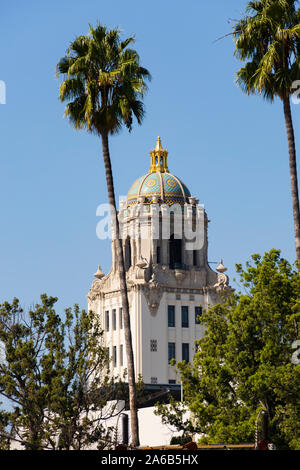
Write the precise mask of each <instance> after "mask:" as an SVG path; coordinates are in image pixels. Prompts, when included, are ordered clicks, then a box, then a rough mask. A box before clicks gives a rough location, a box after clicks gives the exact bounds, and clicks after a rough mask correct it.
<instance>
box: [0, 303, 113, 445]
mask: <svg viewBox="0 0 300 470" xmlns="http://www.w3.org/2000/svg"><path fill="white" fill-rule="evenodd" d="M56 301H57V299H56V298H54V297H48V296H47V295H46V294H44V295H42V296H41V303H40V304H37V305H35V307H34V308H32V309H31V310H29V312H28V313H24V311H23V309H22V308H21V306H20V303H19V301H18V299H14V300H13V302H12V303H8V302H5V303H4V304H3V305H1V306H0V344H1V352H2V360H1V364H0V394H1V395H2V396H3V397H4V398H5V403H6V411H5V410H3V411H2V412H1V414H0V439H1V440H0V442H1V447H2V448H7V447H8V446H9V445H10V444H11V443H18V444H19V445H22V446H24V447H25V449H29V450H39V449H61V450H63V449H65V450H68V449H78V450H80V449H84V448H87V447H89V446H91V445H94V446H95V447H103V446H104V445H105V443H106V440H108V439H109V438H110V429H109V428H107V426H105V422H106V420H107V419H108V418H110V417H111V416H112V415H114V414H115V413H117V412H116V410H115V409H114V407H110V406H108V404H107V402H108V400H110V399H111V397H112V390H113V385H114V384H113V380H112V379H110V378H109V375H108V371H109V360H108V356H107V352H106V349H105V348H103V347H102V346H101V341H102V330H101V327H100V324H99V321H98V319H97V317H96V316H95V315H94V314H93V312H89V313H87V312H85V311H84V310H82V311H80V310H79V307H78V306H76V305H75V306H74V308H73V310H72V309H70V308H69V309H66V311H65V315H64V320H63V319H62V318H60V316H59V315H58V314H57V313H56V311H55V309H54V305H55V303H56Z"/></svg>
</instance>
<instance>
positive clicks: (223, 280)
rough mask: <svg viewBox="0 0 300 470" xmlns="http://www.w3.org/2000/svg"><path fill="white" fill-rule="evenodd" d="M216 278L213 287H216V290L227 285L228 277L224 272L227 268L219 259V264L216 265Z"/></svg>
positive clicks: (222, 288)
mask: <svg viewBox="0 0 300 470" xmlns="http://www.w3.org/2000/svg"><path fill="white" fill-rule="evenodd" d="M217 271H218V273H219V274H218V279H217V283H216V284H215V285H214V287H216V288H217V291H220V290H225V289H226V288H227V287H228V286H229V277H228V276H227V275H226V274H224V273H225V271H227V268H225V266H224V265H223V260H222V259H221V261H220V264H219V266H218V267H217Z"/></svg>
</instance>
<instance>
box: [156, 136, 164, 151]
mask: <svg viewBox="0 0 300 470" xmlns="http://www.w3.org/2000/svg"><path fill="white" fill-rule="evenodd" d="M162 149H163V148H162V146H161V139H160V137H159V136H158V137H157V141H156V147H155V151H156V152H157V151H158V150H162Z"/></svg>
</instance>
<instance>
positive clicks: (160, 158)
mask: <svg viewBox="0 0 300 470" xmlns="http://www.w3.org/2000/svg"><path fill="white" fill-rule="evenodd" d="M167 156H168V152H167V151H166V150H164V149H163V148H162V145H161V140H160V138H158V139H157V143H156V147H155V149H154V150H152V151H151V152H150V157H151V158H150V170H149V172H148V173H147V174H146V175H144V176H142V177H141V178H138V179H137V180H136V181H135V182H134V184H133V185H132V186H131V188H130V190H129V192H128V195H127V199H126V201H125V202H123V203H122V204H121V207H120V209H119V220H120V230H121V234H122V243H123V250H124V258H125V265H126V276H127V287H128V297H129V308H130V324H131V332H132V342H133V351H134V359H135V373H136V377H138V376H139V375H141V376H142V378H143V381H144V382H145V383H149V384H150V383H152V384H156V383H157V384H176V383H178V379H179V378H178V377H177V376H176V373H175V370H174V367H173V366H172V365H171V364H170V361H171V360H172V359H173V358H174V359H176V361H181V360H185V361H187V362H188V361H191V360H192V357H193V354H194V353H195V341H196V340H197V339H199V338H200V337H201V336H202V335H203V326H201V324H200V322H199V318H200V316H201V313H202V311H203V310H204V309H207V308H208V307H209V306H212V305H215V304H216V303H219V302H220V301H222V293H223V292H224V291H227V290H230V288H229V286H228V282H229V280H228V277H227V276H226V274H224V271H226V268H224V266H223V264H222V263H220V265H219V266H218V268H217V271H218V272H215V271H213V270H212V269H211V268H210V266H209V263H208V257H207V256H208V253H207V252H208V241H207V228H208V218H207V214H206V212H205V211H204V208H203V207H202V206H200V205H199V201H198V199H197V198H196V197H193V196H192V195H191V193H190V191H189V190H188V188H187V186H186V185H185V184H184V183H182V181H181V180H180V179H179V178H177V177H176V176H174V175H172V174H171V173H170V172H169V170H168V162H167ZM115 253H116V250H115V242H114V241H112V268H111V270H110V272H109V273H108V274H107V275H104V274H103V273H102V271H101V269H100V267H99V268H98V271H97V272H96V273H95V277H96V280H95V281H94V282H93V284H92V287H91V289H90V291H89V293H88V306H89V309H91V310H93V311H95V312H97V314H98V315H99V317H100V319H101V323H102V327H103V330H104V343H105V346H106V347H107V348H109V351H110V356H111V358H112V366H111V367H112V372H113V374H114V375H115V376H116V375H120V376H122V375H123V372H124V370H125V369H126V353H125V340H124V327H123V319H122V306H121V295H120V289H119V275H118V266H117V260H116V255H115Z"/></svg>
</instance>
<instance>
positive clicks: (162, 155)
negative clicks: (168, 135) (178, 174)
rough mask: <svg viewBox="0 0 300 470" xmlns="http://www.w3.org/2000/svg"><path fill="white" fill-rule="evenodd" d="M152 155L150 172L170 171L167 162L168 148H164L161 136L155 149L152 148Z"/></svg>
mask: <svg viewBox="0 0 300 470" xmlns="http://www.w3.org/2000/svg"><path fill="white" fill-rule="evenodd" d="M150 156H151V166H150V170H149V173H154V172H156V171H160V172H161V173H165V172H169V170H168V164H167V157H168V152H167V150H165V149H163V147H162V144H161V138H160V137H159V136H158V137H157V140H156V146H155V149H153V150H151V152H150Z"/></svg>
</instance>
